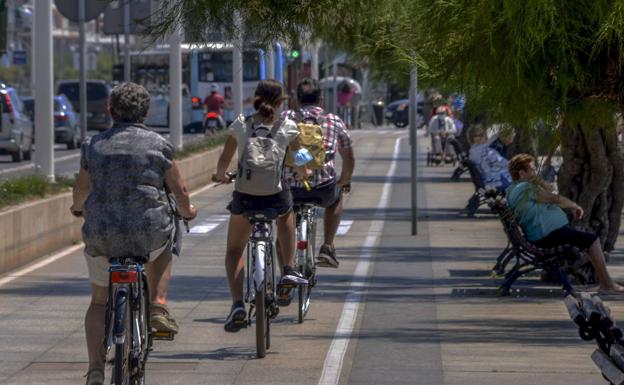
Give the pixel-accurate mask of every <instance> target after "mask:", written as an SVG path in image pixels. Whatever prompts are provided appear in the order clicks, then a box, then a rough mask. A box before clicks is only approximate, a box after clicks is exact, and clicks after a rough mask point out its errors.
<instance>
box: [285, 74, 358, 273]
mask: <svg viewBox="0 0 624 385" xmlns="http://www.w3.org/2000/svg"><path fill="white" fill-rule="evenodd" d="M297 101H298V103H299V106H301V107H300V108H298V109H297V110H288V111H284V112H283V113H282V116H283V117H284V118H285V117H288V118H290V119H293V120H295V121H297V122H299V121H301V120H304V119H307V118H309V117H314V118H315V119H316V121H317V122H318V123H319V124H320V125H321V127H322V128H323V141H324V143H325V150H326V156H325V162H326V163H325V167H324V168H323V169H319V170H313V173H312V175H311V176H310V177H309V178H308V183H309V185H310V187H311V190H310V191H308V190H306V189H305V188H304V185H303V182H302V181H300V180H297V179H296V178H295V176H294V172H293V170H292V169H290V168H289V167H286V180H287V181H288V183H289V185H290V189H291V192H292V196H293V200H294V201H295V202H298V201H299V202H305V201H314V202H320V206H321V207H323V208H325V216H324V220H323V221H324V235H325V240H324V242H323V245H322V246H321V247H320V249H319V255H318V257H317V261H316V262H317V266H322V267H333V268H337V267H338V264H339V262H338V259H337V258H336V249H335V247H334V237H335V236H336V232H337V231H338V226H339V225H340V217H341V215H342V193H343V191H347V192H348V191H349V190H350V188H351V176H352V175H353V168H354V167H355V155H354V152H353V147H352V144H353V142H352V141H351V135H350V134H349V131H348V130H347V127H346V126H345V124H344V122H343V121H342V119H340V118H339V117H338V116H336V115H334V114H330V113H326V112H325V111H324V110H323V108H321V105H322V104H323V98H322V95H321V86H320V84H319V82H318V80H315V79H311V78H305V79H303V80H302V81H301V82H300V83H299V84H298V85H297ZM336 153H338V154H339V155H340V157H341V158H342V169H341V170H340V175H337V174H336V169H335V168H334V160H335V156H336Z"/></svg>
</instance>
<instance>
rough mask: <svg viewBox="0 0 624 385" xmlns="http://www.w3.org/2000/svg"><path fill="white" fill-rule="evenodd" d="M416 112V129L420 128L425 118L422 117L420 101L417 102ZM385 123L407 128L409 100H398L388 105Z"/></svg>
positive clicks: (421, 103)
mask: <svg viewBox="0 0 624 385" xmlns="http://www.w3.org/2000/svg"><path fill="white" fill-rule="evenodd" d="M419 99H420V98H419ZM417 111H418V114H417V117H418V120H417V122H416V123H417V127H422V126H423V125H424V124H425V118H424V116H423V102H422V101H421V100H419V101H418V110H417ZM386 121H388V123H392V124H394V125H395V126H397V127H399V128H402V127H405V126H407V125H408V124H409V99H399V100H395V101H393V102H391V103H388V105H387V106H386Z"/></svg>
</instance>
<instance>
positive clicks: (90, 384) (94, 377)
mask: <svg viewBox="0 0 624 385" xmlns="http://www.w3.org/2000/svg"><path fill="white" fill-rule="evenodd" d="M85 377H87V382H86V385H104V371H103V370H102V369H91V370H89V371H88V372H87V374H85Z"/></svg>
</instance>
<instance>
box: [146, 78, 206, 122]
mask: <svg viewBox="0 0 624 385" xmlns="http://www.w3.org/2000/svg"><path fill="white" fill-rule="evenodd" d="M150 95H151V101H150V109H149V111H148V113H147V118H146V119H145V125H146V126H148V127H169V91H168V90H167V89H166V87H162V88H160V89H156V90H151V91H150ZM198 103H199V107H200V108H201V101H199V102H197V101H195V103H193V97H192V96H191V93H190V92H189V90H188V87H187V86H186V85H185V84H184V85H182V127H187V126H189V125H190V124H191V123H193V108H194V104H195V105H197V104H198ZM199 124H200V125H201V121H200V122H199Z"/></svg>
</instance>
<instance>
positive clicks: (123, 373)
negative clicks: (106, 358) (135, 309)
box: [112, 290, 131, 385]
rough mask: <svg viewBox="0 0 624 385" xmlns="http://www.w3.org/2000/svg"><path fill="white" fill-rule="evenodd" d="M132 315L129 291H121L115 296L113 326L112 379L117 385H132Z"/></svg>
mask: <svg viewBox="0 0 624 385" xmlns="http://www.w3.org/2000/svg"><path fill="white" fill-rule="evenodd" d="M130 314H131V313H130V300H129V298H128V290H119V291H118V292H117V294H116V295H115V316H114V324H113V325H114V326H113V341H114V346H115V361H114V366H113V376H112V377H113V379H114V380H115V385H130V372H131V368H130V344H131V341H130V338H131V335H130V333H129V331H130V327H131V326H130Z"/></svg>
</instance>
